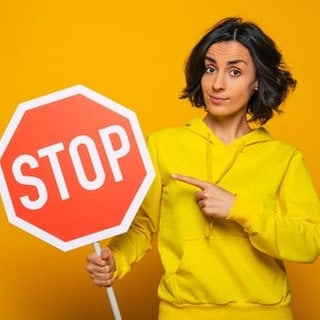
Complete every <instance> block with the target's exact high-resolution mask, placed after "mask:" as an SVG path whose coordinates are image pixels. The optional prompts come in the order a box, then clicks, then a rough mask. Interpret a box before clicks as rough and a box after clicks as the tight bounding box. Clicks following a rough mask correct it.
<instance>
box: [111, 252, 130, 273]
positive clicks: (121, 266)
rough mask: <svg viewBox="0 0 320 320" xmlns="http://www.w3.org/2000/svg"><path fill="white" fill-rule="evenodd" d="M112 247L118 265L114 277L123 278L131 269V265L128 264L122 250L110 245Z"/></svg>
mask: <svg viewBox="0 0 320 320" xmlns="http://www.w3.org/2000/svg"><path fill="white" fill-rule="evenodd" d="M110 249H111V250H112V255H113V258H114V261H115V265H116V271H115V272H114V278H115V279H121V278H123V277H124V276H125V275H126V274H127V273H128V272H129V271H130V270H131V267H130V265H129V264H128V262H127V259H126V258H125V256H124V255H123V254H122V253H121V252H120V251H118V250H115V249H112V247H110Z"/></svg>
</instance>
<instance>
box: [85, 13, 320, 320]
mask: <svg viewBox="0 0 320 320" xmlns="http://www.w3.org/2000/svg"><path fill="white" fill-rule="evenodd" d="M295 85H296V81H295V80H294V78H293V77H292V75H291V73H290V72H289V71H288V70H286V69H285V66H284V64H283V61H282V56H281V54H280V53H279V52H278V50H277V48H276V46H275V43H274V42H273V41H272V40H271V39H270V38H269V37H268V36H267V35H266V34H265V33H264V32H263V31H262V30H261V29H260V28H259V27H258V26H257V25H256V24H254V23H251V22H244V21H242V20H241V19H240V18H227V19H224V20H222V21H220V22H219V23H218V24H217V25H215V26H214V27H213V29H212V30H210V31H209V32H208V33H207V34H206V35H205V36H204V37H203V38H202V39H201V40H200V42H199V43H198V44H197V45H196V46H195V48H194V49H193V51H192V53H191V55H190V58H189V60H188V63H187V65H186V88H185V90H184V91H183V93H182V98H188V99H190V101H191V103H192V105H194V106H195V107H200V108H201V107H203V108H204V110H205V112H206V114H205V116H204V118H203V119H199V118H196V119H192V120H191V121H190V122H188V123H187V124H186V125H185V126H183V127H180V128H170V129H164V130H162V131H159V132H156V133H153V134H151V135H149V137H148V139H147V141H148V147H149V150H150V155H151V157H152V159H153V164H154V168H155V171H156V179H155V181H154V183H153V185H152V187H151V188H150V190H149V192H148V194H147V196H146V198H145V200H144V202H143V205H142V207H141V209H140V211H139V212H138V214H137V216H136V218H135V220H134V222H133V224H132V226H131V227H130V229H129V231H128V232H127V233H126V234H123V235H120V236H117V237H115V238H114V239H112V240H111V242H110V245H109V247H108V248H104V249H103V250H102V253H101V256H98V255H96V254H94V253H93V254H91V255H89V256H88V258H87V260H88V264H87V270H88V271H89V273H90V274H91V276H92V278H93V281H94V283H95V284H97V285H99V286H109V285H111V284H112V283H113V282H114V281H115V279H118V278H121V277H123V276H124V275H125V274H126V273H127V272H128V271H129V270H130V268H131V266H132V265H133V264H135V263H136V262H137V261H138V260H140V259H141V258H142V256H143V255H144V253H145V252H146V251H147V250H148V249H150V243H151V241H152V236H153V235H154V234H155V233H157V234H158V237H157V239H158V246H159V252H160V256H161V261H162V263H163V267H164V271H165V272H164V275H163V277H162V279H161V282H160V284H159V290H158V294H159V298H160V307H159V319H161V320H172V319H178V320H184V319H192V320H194V319H201V320H209V319H210V320H212V319H219V320H221V319H223V320H227V319H230V320H231V319H232V320H234V319H245V320H250V319H259V320H263V319H268V320H269V319H279V320H280V319H281V320H289V319H292V313H291V309H290V288H289V284H288V278H287V274H286V270H285V268H284V265H283V260H288V261H297V262H312V261H314V260H315V259H316V258H317V257H318V255H319V243H320V242H319V230H320V206H319V198H318V195H317V193H316V191H315V188H314V186H313V183H312V181H311V178H310V175H309V173H308V170H307V168H306V166H305V163H304V161H303V157H302V155H301V152H300V151H299V150H298V149H297V148H295V147H293V146H290V145H287V144H285V143H283V142H281V141H278V140H276V139H274V138H273V137H272V136H271V135H270V134H269V133H268V132H267V131H266V129H264V128H263V124H265V123H266V122H267V121H268V120H269V119H270V118H271V117H272V116H273V114H274V113H275V112H280V111H279V106H280V105H281V104H282V102H283V101H284V99H285V98H286V96H287V93H288V92H289V91H290V90H291V89H294V87H295ZM257 123H258V124H259V125H258V126H257V125H253V124H257Z"/></svg>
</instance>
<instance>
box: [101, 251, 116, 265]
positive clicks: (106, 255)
mask: <svg viewBox="0 0 320 320" xmlns="http://www.w3.org/2000/svg"><path fill="white" fill-rule="evenodd" d="M100 258H101V259H102V260H104V261H106V262H107V263H108V264H111V263H113V255H112V251H111V249H110V248H108V247H105V248H103V249H102V250H101V253H100Z"/></svg>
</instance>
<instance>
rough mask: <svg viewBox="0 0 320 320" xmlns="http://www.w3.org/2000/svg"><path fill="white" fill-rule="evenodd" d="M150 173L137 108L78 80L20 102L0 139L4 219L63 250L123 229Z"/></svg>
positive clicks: (125, 228)
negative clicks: (66, 86)
mask: <svg viewBox="0 0 320 320" xmlns="http://www.w3.org/2000/svg"><path fill="white" fill-rule="evenodd" d="M153 179H154V170H153V168H152V164H151V161H150V158H149V154H148V151H147V148H146V145H145V141H144V137H143V134H142V132H141V129H140V126H139V123H138V120H137V117H136V115H135V113H134V112H133V111H131V110H129V109H127V108H125V107H123V106H121V105H119V104H118V103H116V102H114V101H112V100H110V99H108V98H106V97H104V96H102V95H100V94H98V93H96V92H94V91H92V90H90V89H88V88H86V87H84V86H82V85H77V86H73V87H70V88H67V89H64V90H60V91H57V92H54V93H52V94H49V95H46V96H42V97H40V98H37V99H33V100H30V101H27V102H24V103H21V104H19V105H18V107H17V109H16V111H15V113H14V115H13V117H12V119H11V121H10V123H9V125H8V127H7V129H6V130H5V132H4V134H3V137H2V139H1V141H0V191H1V195H2V199H3V203H4V206H5V209H6V213H7V216H8V220H9V221H10V223H12V224H13V225H15V226H17V227H19V228H21V229H23V230H24V231H27V232H28V233H31V234H33V235H34V236H36V237H38V238H40V239H42V240H43V241H46V242H48V243H49V244H51V245H53V246H55V247H57V248H59V249H61V250H63V251H67V250H70V249H74V248H77V247H80V246H83V245H86V244H89V243H93V242H96V241H99V240H101V239H104V238H109V237H112V236H115V235H117V234H121V233H124V232H126V231H127V230H128V228H129V226H130V224H131V222H132V220H133V218H134V216H135V214H136V212H137V210H138V208H139V206H140V205H141V202H142V200H143V198H144V196H145V194H146V192H147V191H148V189H149V187H150V185H151V183H152V181H153Z"/></svg>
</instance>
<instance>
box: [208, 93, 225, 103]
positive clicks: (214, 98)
mask: <svg viewBox="0 0 320 320" xmlns="http://www.w3.org/2000/svg"><path fill="white" fill-rule="evenodd" d="M209 99H210V101H211V103H213V104H218V105H219V104H223V103H224V102H225V101H227V100H228V98H226V97H222V96H217V95H209Z"/></svg>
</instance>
